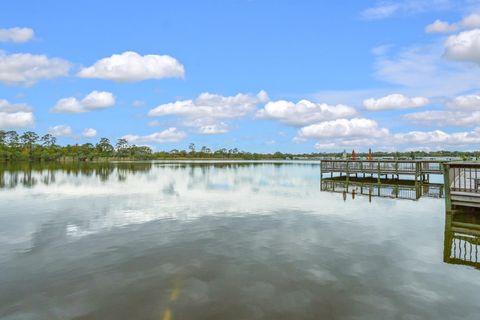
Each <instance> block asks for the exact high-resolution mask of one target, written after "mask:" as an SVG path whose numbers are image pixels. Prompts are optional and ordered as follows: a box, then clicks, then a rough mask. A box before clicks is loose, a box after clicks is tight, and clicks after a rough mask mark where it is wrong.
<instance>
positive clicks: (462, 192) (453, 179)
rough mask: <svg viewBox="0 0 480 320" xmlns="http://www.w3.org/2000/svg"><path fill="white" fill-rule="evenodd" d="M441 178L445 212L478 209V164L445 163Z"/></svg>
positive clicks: (479, 176)
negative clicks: (457, 209) (442, 179)
mask: <svg viewBox="0 0 480 320" xmlns="http://www.w3.org/2000/svg"><path fill="white" fill-rule="evenodd" d="M443 177H444V184H445V195H446V209H447V211H450V210H454V209H456V208H457V207H474V208H480V162H448V163H445V164H444V175H443Z"/></svg>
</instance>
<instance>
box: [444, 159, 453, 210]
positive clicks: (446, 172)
mask: <svg viewBox="0 0 480 320" xmlns="http://www.w3.org/2000/svg"><path fill="white" fill-rule="evenodd" d="M450 183H451V182H450V165H449V164H448V163H445V164H444V165H443V185H444V188H445V190H444V192H445V210H447V211H452V200H451V199H450Z"/></svg>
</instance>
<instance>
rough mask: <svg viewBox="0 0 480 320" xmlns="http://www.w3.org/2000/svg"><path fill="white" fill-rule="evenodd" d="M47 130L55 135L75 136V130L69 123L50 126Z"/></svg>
mask: <svg viewBox="0 0 480 320" xmlns="http://www.w3.org/2000/svg"><path fill="white" fill-rule="evenodd" d="M47 132H48V133H50V134H51V135H53V136H55V137H71V136H73V131H72V128H71V127H70V126H67V125H63V124H61V125H58V126H53V127H49V128H48V129H47Z"/></svg>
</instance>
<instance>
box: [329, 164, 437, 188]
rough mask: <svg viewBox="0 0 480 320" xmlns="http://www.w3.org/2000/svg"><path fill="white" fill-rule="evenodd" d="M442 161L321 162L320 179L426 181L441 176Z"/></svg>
mask: <svg viewBox="0 0 480 320" xmlns="http://www.w3.org/2000/svg"><path fill="white" fill-rule="evenodd" d="M442 164H443V161H440V160H437V161H433V160H322V162H321V164H320V167H321V178H323V177H324V174H327V175H328V174H330V178H333V177H335V176H338V175H340V176H346V177H347V181H348V178H349V177H351V176H352V175H353V176H354V177H358V175H359V174H360V175H361V176H362V177H366V176H367V175H370V177H374V176H375V177H376V178H377V180H378V183H380V182H381V179H382V177H385V178H388V177H389V175H391V177H392V178H397V179H399V177H400V175H403V176H405V175H408V176H412V177H413V178H414V180H415V181H428V180H429V175H430V174H439V175H441V174H443V167H442Z"/></svg>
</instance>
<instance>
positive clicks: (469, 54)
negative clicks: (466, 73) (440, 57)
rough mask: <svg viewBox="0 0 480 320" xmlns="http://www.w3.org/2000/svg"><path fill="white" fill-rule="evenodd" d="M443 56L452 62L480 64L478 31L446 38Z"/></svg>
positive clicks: (479, 36)
mask: <svg viewBox="0 0 480 320" xmlns="http://www.w3.org/2000/svg"><path fill="white" fill-rule="evenodd" d="M445 56H446V57H447V58H449V59H452V60H457V61H467V62H474V63H477V64H480V29H473V30H469V31H463V32H460V33H459V34H456V35H452V36H450V37H448V39H447V41H446V42H445Z"/></svg>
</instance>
